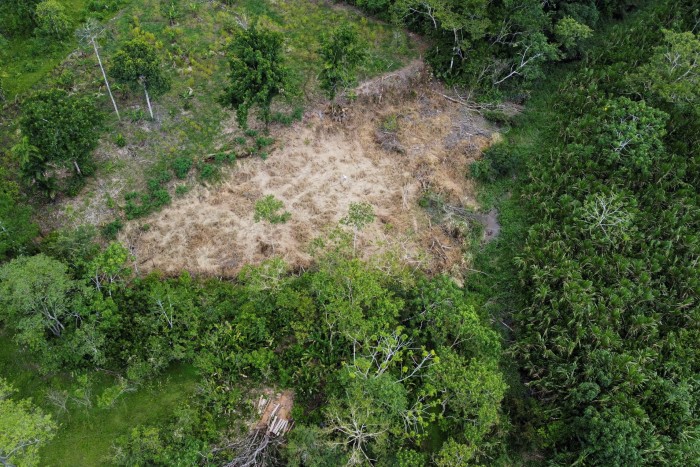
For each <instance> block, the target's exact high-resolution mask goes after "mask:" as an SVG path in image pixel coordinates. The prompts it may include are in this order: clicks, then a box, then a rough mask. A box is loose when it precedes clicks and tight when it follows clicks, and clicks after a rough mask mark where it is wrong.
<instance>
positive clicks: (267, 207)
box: [253, 195, 292, 224]
mask: <svg viewBox="0 0 700 467" xmlns="http://www.w3.org/2000/svg"><path fill="white" fill-rule="evenodd" d="M282 209H284V203H283V202H282V201H280V200H278V199H277V198H275V197H274V196H272V195H267V196H265V197H264V198H261V199H259V200H257V201H256V202H255V215H254V216H253V219H254V220H255V222H260V221H261V220H263V219H264V220H267V221H268V222H270V223H271V224H284V223H285V222H287V221H288V220H289V219H290V218H291V217H292V214H291V213H290V212H288V211H284V212H283V213H281V214H280V212H279V211H280V210H282Z"/></svg>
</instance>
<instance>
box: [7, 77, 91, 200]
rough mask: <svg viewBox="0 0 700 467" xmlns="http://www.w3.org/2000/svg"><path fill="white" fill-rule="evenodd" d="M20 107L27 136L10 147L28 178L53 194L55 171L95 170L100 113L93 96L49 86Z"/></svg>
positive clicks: (76, 171) (77, 172) (20, 123)
mask: <svg viewBox="0 0 700 467" xmlns="http://www.w3.org/2000/svg"><path fill="white" fill-rule="evenodd" d="M22 107H23V109H22V110H23V112H22V117H21V118H20V122H19V126H20V130H21V132H22V135H23V136H25V137H26V140H23V141H22V142H20V144H19V145H17V146H15V148H13V151H14V152H15V153H16V154H18V156H19V157H20V167H21V170H22V173H23V174H24V175H25V176H26V177H27V178H28V179H29V180H31V181H33V182H36V183H37V184H39V185H40V186H41V188H42V189H44V190H45V191H47V192H48V194H50V195H51V196H53V195H54V193H53V189H54V185H55V182H56V175H57V172H58V171H61V170H65V169H68V170H70V171H74V174H75V175H77V176H84V175H88V174H90V173H91V172H92V171H93V170H94V164H93V161H92V151H93V149H95V147H96V146H97V141H98V139H99V128H100V123H101V121H102V114H101V113H100V112H99V111H98V110H97V109H96V108H95V105H94V103H93V101H92V99H90V98H88V97H79V96H76V95H71V94H68V93H67V92H65V91H63V90H60V89H52V90H50V91H39V92H37V93H35V94H34V95H32V96H31V97H29V98H28V99H27V100H26V101H25V102H24V104H23V106H22Z"/></svg>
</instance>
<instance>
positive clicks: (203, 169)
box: [199, 162, 219, 181]
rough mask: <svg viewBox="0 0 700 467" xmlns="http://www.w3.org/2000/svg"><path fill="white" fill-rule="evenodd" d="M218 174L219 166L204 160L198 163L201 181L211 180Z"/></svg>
mask: <svg viewBox="0 0 700 467" xmlns="http://www.w3.org/2000/svg"><path fill="white" fill-rule="evenodd" d="M218 175H219V168H218V167H217V166H215V165H214V164H207V163H206V162H204V163H202V164H200V165H199V178H200V180H202V181H205V180H213V179H215V178H216V177H217V176H218Z"/></svg>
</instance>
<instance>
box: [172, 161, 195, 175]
mask: <svg viewBox="0 0 700 467" xmlns="http://www.w3.org/2000/svg"><path fill="white" fill-rule="evenodd" d="M172 167H173V171H174V172H175V176H176V177H177V178H179V179H180V180H182V179H184V178H186V177H187V173H188V172H189V171H190V169H191V168H192V159H191V158H190V157H186V156H183V157H178V158H176V159H175V160H174V161H173V164H172Z"/></svg>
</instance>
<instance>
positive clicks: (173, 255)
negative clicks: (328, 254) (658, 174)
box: [120, 61, 491, 276]
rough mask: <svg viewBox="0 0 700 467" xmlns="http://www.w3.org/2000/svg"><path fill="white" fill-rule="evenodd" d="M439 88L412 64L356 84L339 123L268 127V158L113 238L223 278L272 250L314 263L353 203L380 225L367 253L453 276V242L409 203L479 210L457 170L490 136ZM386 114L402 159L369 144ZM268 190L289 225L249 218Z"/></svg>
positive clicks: (308, 120)
mask: <svg viewBox="0 0 700 467" xmlns="http://www.w3.org/2000/svg"><path fill="white" fill-rule="evenodd" d="M442 92H444V90H442V89H441V85H440V84H439V83H437V82H435V81H434V80H432V79H431V78H430V76H429V75H428V74H427V73H426V72H425V70H424V69H423V66H422V63H421V62H418V61H416V62H414V63H412V64H411V65H409V66H407V67H405V68H404V69H402V70H399V71H398V72H395V73H393V74H391V75H388V76H384V77H381V78H377V79H375V80H372V81H369V82H367V83H363V84H362V85H361V86H360V87H359V88H358V89H357V96H358V97H357V100H356V101H354V102H342V101H341V102H340V106H341V108H342V109H343V110H342V118H341V119H336V118H332V116H331V114H330V113H329V112H327V111H324V109H316V110H314V111H310V112H307V114H306V115H305V117H304V119H303V121H302V122H299V123H297V124H295V125H293V126H292V127H290V128H280V129H276V130H273V136H274V137H275V138H276V140H277V141H278V143H277V147H276V148H275V150H274V151H273V152H272V154H271V156H270V157H269V159H267V160H266V161H263V160H260V159H247V160H242V161H239V162H238V163H237V165H236V167H235V168H232V169H231V170H229V171H228V172H227V173H226V174H225V179H224V182H222V183H220V184H217V185H214V186H202V187H199V188H196V189H194V190H193V191H192V192H190V193H189V194H188V195H187V196H185V197H184V198H182V199H179V200H176V201H175V202H174V203H173V204H172V205H171V206H169V207H167V208H165V209H163V210H162V211H161V212H159V213H156V214H153V215H151V216H150V217H148V218H146V219H142V220H140V221H138V222H131V223H130V224H129V225H127V227H126V228H125V230H124V231H123V232H122V234H121V235H120V240H121V241H122V242H124V243H125V244H127V245H129V246H130V247H131V248H132V251H134V253H135V254H136V256H137V262H138V263H139V268H140V269H141V270H151V269H159V270H162V271H164V272H166V273H170V274H176V273H178V272H179V271H181V270H188V271H190V272H192V273H196V274H208V275H222V276H231V275H235V274H236V273H237V272H238V271H239V270H240V268H241V267H242V266H243V265H245V264H249V263H253V264H254V263H259V262H260V261H262V260H264V259H266V258H269V257H271V256H275V255H278V256H281V257H283V258H284V259H285V260H286V261H287V262H288V263H289V264H290V265H292V266H295V267H299V266H302V267H303V266H307V265H308V264H309V263H310V261H311V258H310V256H309V254H308V253H307V246H308V244H309V242H310V241H311V240H312V239H313V238H315V237H318V236H320V235H322V234H323V232H324V231H325V230H327V229H329V228H332V227H333V226H335V225H337V223H338V221H339V220H340V219H341V218H342V217H343V216H344V215H346V213H347V211H348V207H349V205H350V203H352V202H360V201H365V202H369V203H370V204H372V205H373V206H374V209H375V213H376V214H377V221H376V222H375V223H374V224H373V225H371V226H368V227H367V228H365V229H364V230H363V231H362V233H361V236H360V241H361V245H362V252H363V254H366V255H370V254H374V253H377V252H379V251H384V250H387V249H392V250H394V251H395V252H398V253H400V256H401V258H402V259H403V260H404V261H406V262H407V263H411V264H416V265H419V266H420V267H422V268H423V269H427V270H429V271H433V272H437V271H445V270H450V269H452V268H453V267H454V266H455V265H456V264H459V263H460V261H462V258H463V252H462V245H461V242H460V241H459V239H455V238H453V236H451V235H450V233H449V232H447V231H445V229H443V228H442V227H440V226H434V225H432V224H431V222H430V219H429V218H428V217H427V215H426V213H425V212H424V210H423V209H422V208H420V207H419V206H418V205H417V200H418V198H419V197H420V195H421V193H422V192H423V191H425V190H432V191H434V192H439V193H441V194H443V196H444V197H445V198H446V199H447V200H449V201H450V202H452V203H455V204H459V205H462V206H468V207H473V208H476V207H478V206H477V203H476V200H475V198H474V186H473V184H472V182H471V181H470V180H469V179H468V178H466V177H465V174H466V172H467V170H468V164H469V163H470V162H471V161H472V160H473V159H474V158H475V157H478V155H479V153H480V150H481V149H483V147H484V146H486V145H488V144H489V141H490V137H491V130H490V129H489V126H488V124H487V123H486V122H485V121H484V120H483V119H481V118H480V117H479V116H478V115H471V114H468V113H466V112H467V111H466V110H465V108H464V107H463V106H461V105H459V104H456V103H454V102H450V101H448V100H447V99H445V98H444V97H442V96H441V93H442ZM390 115H395V116H396V118H397V124H398V125H397V128H396V131H395V139H396V142H397V144H400V146H401V147H402V148H403V152H397V151H394V150H386V149H383V148H382V144H381V141H379V142H378V141H377V131H378V130H380V129H381V125H382V122H384V121H385V120H386V118H387V117H388V116H390ZM389 149H390V148H389ZM268 194H271V195H274V196H275V197H276V198H278V199H280V200H282V201H283V202H284V204H285V209H286V210H288V211H289V212H291V214H292V218H291V220H289V221H288V222H286V223H284V224H279V225H270V224H269V223H266V222H260V223H255V222H254V221H253V207H254V203H255V201H256V200H258V199H259V198H261V197H263V196H265V195H268ZM143 224H149V226H150V228H149V230H148V231H145V232H144V231H143V230H142V229H141V228H140V226H141V225H143Z"/></svg>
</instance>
